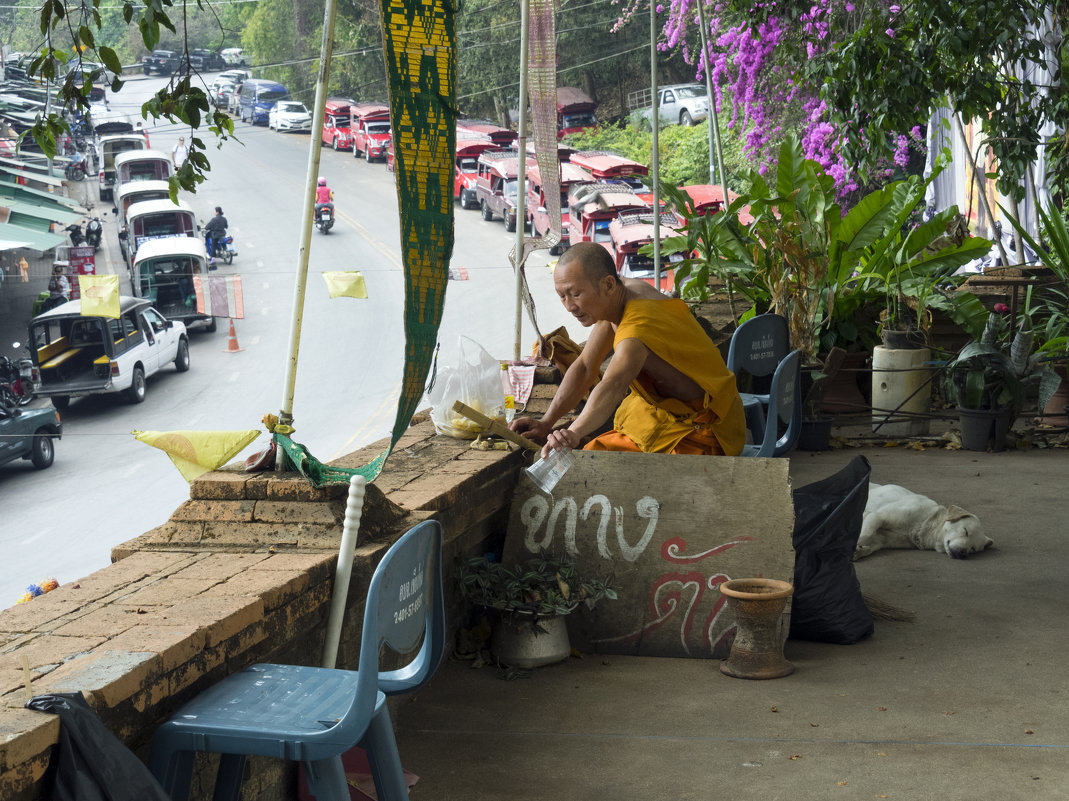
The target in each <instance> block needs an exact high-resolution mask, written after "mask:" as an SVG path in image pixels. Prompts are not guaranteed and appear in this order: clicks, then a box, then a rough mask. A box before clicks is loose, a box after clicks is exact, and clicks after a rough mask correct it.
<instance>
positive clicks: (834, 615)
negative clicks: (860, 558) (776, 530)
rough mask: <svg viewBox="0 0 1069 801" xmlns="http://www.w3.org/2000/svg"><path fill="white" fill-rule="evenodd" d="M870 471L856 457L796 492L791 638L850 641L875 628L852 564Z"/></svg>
mask: <svg viewBox="0 0 1069 801" xmlns="http://www.w3.org/2000/svg"><path fill="white" fill-rule="evenodd" d="M871 472H872V468H871V467H870V466H869V463H868V460H867V459H866V458H865V457H864V456H858V457H856V458H854V460H853V461H852V462H850V464H848V465H847V466H846V467H844V468H843V469H842V470H840V471H839V472H838V473H836V474H835V475H833V476H830V477H828V478H826V479H824V480H823V481H817V482H815V483H813V484H807V485H806V486H804V487H799V488H798V489H796V490H795V491H794V534H793V535H792V541H793V543H794V551H795V555H794V597H793V599H792V602H791V637H794V638H796V639H799V640H817V641H818V642H833V643H840V644H843V645H848V644H850V643H855V642H857V641H858V640H861V639H863V638H864V637H867V636H868V635H870V634H872V632H873V629H874V625H873V621H872V614H871V613H870V612H869V609H868V607H867V606H866V605H865V599H864V598H862V597H861V585H860V584H859V583H858V580H857V574H856V573H855V572H854V563H853V555H854V549H855V548H856V547H857V538H858V537H859V536H861V518H862V515H863V514H864V512H865V504H866V503H867V502H868V498H869V474H870V473H871Z"/></svg>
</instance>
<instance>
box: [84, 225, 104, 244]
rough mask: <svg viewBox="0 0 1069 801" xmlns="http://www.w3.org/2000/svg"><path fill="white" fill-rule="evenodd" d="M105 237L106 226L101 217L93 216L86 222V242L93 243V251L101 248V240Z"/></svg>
mask: <svg viewBox="0 0 1069 801" xmlns="http://www.w3.org/2000/svg"><path fill="white" fill-rule="evenodd" d="M103 237H104V226H103V225H101V224H100V218H99V217H91V218H90V219H89V222H87V223H86V224H85V244H87V245H92V246H93V251H94V252H95V251H97V250H100V240H101V239H102V238H103Z"/></svg>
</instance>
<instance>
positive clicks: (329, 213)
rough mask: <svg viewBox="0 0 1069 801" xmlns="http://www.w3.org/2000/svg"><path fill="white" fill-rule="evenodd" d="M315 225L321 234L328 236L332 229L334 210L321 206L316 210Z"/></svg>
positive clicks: (324, 205) (325, 205)
mask: <svg viewBox="0 0 1069 801" xmlns="http://www.w3.org/2000/svg"><path fill="white" fill-rule="evenodd" d="M315 223H316V228H318V229H319V230H320V231H321V232H322V233H324V234H329V233H330V229H331V228H333V227H334V209H333V208H332V207H331V206H329V205H327V204H325V203H324V204H323V205H321V206H320V207H319V208H318V209H317V210H316V217H315Z"/></svg>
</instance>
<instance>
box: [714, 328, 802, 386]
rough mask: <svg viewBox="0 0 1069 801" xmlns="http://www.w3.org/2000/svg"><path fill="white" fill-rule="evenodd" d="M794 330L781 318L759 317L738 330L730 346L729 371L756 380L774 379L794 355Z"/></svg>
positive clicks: (733, 335) (732, 337)
mask: <svg viewBox="0 0 1069 801" xmlns="http://www.w3.org/2000/svg"><path fill="white" fill-rule="evenodd" d="M790 341H791V335H790V328H789V327H788V325H787V318H785V317H783V316H781V315H779V314H759V315H757V316H756V317H751V318H750V319H749V320H747V321H746V322H745V323H743V324H742V325H740V326H739V327H738V328H736V329H735V333H734V334H732V336H731V344H730V345H729V346H728V360H727V365H728V369H729V370H730V371H731V372H733V373H735V375H736V376H738V375H739V373H740V372H745V373H749V374H750V375H752V376H765V375H772V374H773V373H774V372H775V371H776V367H777V366H778V365H779V363H780V362H782V361H783V359H784V357H785V356H786V355H787V353H788V351H790V347H791V345H790Z"/></svg>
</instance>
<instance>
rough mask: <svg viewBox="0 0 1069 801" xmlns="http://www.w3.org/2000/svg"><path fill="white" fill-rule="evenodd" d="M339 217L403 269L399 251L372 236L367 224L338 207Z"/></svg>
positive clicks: (391, 261) (392, 262)
mask: <svg viewBox="0 0 1069 801" xmlns="http://www.w3.org/2000/svg"><path fill="white" fill-rule="evenodd" d="M335 213H336V214H337V216H338V217H341V218H342V219H343V220H345V221H346V222H347V223H349V225H350V226H351V227H353V228H355V229H356V230H357V232H358V233H359V234H360V235H361V236H363V237H364V239H366V240H367V241H368V242H369V243H370V244H371V246H372V247H373V248H375V250H377V251H378V252H379V253H381V254H382V255H383V256H385V257H386V258H387V259H388V260H389V261H390V263H391V264H393V265H394V266H395V267H396V268H397V269H398V270H400V269H401V267H402V264H401V258H400V257H399V256H398V254H397V252H396V251H394V250H392V249H391V248H390V246H389V245H387V244H386V243H385V242H383V241H382V240H381V239H378V238H376V237H375V236H372V234H371V231H370V230H369V229H368V228H366V227H365V226H363V225H361V224H360V223H359V222H358V221H357V219H356V218H355V217H352V216H350V215H349V214H346V213H345V212H344V211H342V210H340V209H338V210H337V211H336V212H335Z"/></svg>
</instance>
